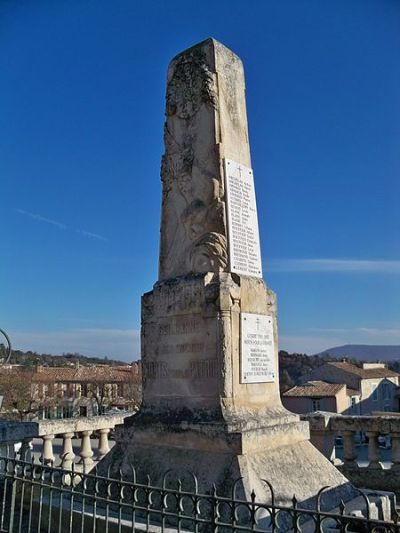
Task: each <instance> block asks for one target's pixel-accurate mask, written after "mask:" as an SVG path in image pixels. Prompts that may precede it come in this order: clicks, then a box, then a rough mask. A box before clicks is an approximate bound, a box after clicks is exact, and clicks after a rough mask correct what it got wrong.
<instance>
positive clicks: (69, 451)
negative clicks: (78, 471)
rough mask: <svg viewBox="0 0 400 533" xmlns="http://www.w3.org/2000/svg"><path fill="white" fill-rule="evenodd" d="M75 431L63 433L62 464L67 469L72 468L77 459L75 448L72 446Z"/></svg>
mask: <svg viewBox="0 0 400 533" xmlns="http://www.w3.org/2000/svg"><path fill="white" fill-rule="evenodd" d="M74 435H75V433H63V436H62V438H63V449H62V452H61V460H62V462H61V466H62V467H63V468H64V469H65V470H71V468H72V463H73V462H74V459H75V453H74V449H73V447H72V439H73V437H74Z"/></svg>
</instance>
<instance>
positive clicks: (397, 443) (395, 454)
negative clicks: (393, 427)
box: [391, 433, 400, 470]
mask: <svg viewBox="0 0 400 533" xmlns="http://www.w3.org/2000/svg"><path fill="white" fill-rule="evenodd" d="M391 438H392V463H393V465H392V469H393V468H395V469H396V470H400V433H391Z"/></svg>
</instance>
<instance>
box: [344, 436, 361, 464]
mask: <svg viewBox="0 0 400 533" xmlns="http://www.w3.org/2000/svg"><path fill="white" fill-rule="evenodd" d="M341 434H342V437H343V463H344V466H350V467H354V466H358V465H357V461H356V459H357V452H356V448H355V446H354V435H355V431H351V430H344V431H341Z"/></svg>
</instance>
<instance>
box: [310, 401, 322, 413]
mask: <svg viewBox="0 0 400 533" xmlns="http://www.w3.org/2000/svg"><path fill="white" fill-rule="evenodd" d="M311 402H312V410H313V411H320V410H321V400H320V399H318V400H311Z"/></svg>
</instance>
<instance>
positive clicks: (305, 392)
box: [283, 381, 346, 398]
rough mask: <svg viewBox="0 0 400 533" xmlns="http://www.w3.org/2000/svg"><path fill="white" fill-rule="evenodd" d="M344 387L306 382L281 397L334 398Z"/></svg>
mask: <svg viewBox="0 0 400 533" xmlns="http://www.w3.org/2000/svg"><path fill="white" fill-rule="evenodd" d="M343 387H346V385H344V384H343V383H339V384H337V383H327V382H326V381H308V382H307V383H305V384H304V385H297V386H295V387H292V388H291V389H289V390H288V391H286V392H285V393H284V394H283V396H295V397H304V398H310V397H312V398H314V397H316V398H320V397H321V396H336V394H337V393H338V392H339V391H340V390H342V389H343Z"/></svg>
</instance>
